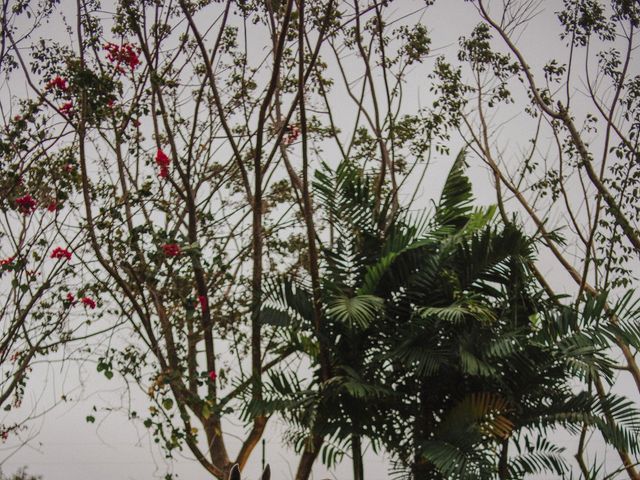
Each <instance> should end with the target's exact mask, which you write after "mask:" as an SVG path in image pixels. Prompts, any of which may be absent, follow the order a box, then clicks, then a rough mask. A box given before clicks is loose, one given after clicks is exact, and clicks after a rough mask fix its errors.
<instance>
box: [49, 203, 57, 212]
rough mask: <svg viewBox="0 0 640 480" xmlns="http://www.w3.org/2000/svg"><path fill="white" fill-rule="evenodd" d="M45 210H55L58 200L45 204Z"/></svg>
mask: <svg viewBox="0 0 640 480" xmlns="http://www.w3.org/2000/svg"><path fill="white" fill-rule="evenodd" d="M47 210H49V211H50V212H55V211H56V210H58V202H56V201H55V200H54V201H52V202H49V205H47Z"/></svg>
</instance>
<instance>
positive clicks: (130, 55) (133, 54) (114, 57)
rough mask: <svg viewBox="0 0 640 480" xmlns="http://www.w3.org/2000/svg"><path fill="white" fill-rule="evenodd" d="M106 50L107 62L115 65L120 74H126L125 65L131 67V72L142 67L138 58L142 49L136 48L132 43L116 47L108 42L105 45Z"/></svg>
mask: <svg viewBox="0 0 640 480" xmlns="http://www.w3.org/2000/svg"><path fill="white" fill-rule="evenodd" d="M104 49H105V50H106V51H107V60H109V61H110V62H111V63H113V64H114V65H115V68H116V70H117V71H118V72H120V73H124V72H125V69H124V67H123V64H124V65H126V66H127V67H129V69H130V70H131V71H133V70H134V69H135V68H136V67H137V66H138V65H140V58H139V57H138V55H139V53H140V48H138V47H134V46H133V45H131V44H130V43H123V44H122V45H116V44H115V43H111V42H108V43H105V45H104Z"/></svg>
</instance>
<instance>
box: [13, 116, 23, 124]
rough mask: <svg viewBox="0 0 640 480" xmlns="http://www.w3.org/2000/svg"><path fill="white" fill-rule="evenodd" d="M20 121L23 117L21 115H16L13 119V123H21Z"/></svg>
mask: <svg viewBox="0 0 640 480" xmlns="http://www.w3.org/2000/svg"><path fill="white" fill-rule="evenodd" d="M20 120H22V116H21V115H16V116H15V117H13V121H14V122H19V121H20Z"/></svg>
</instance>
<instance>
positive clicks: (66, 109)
mask: <svg viewBox="0 0 640 480" xmlns="http://www.w3.org/2000/svg"><path fill="white" fill-rule="evenodd" d="M72 111H73V102H65V103H63V104H62V105H61V106H60V112H62V113H64V114H65V115H71V112H72Z"/></svg>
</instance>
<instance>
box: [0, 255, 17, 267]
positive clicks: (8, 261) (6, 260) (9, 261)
mask: <svg viewBox="0 0 640 480" xmlns="http://www.w3.org/2000/svg"><path fill="white" fill-rule="evenodd" d="M15 259H16V257H15V255H14V256H13V257H8V258H3V259H1V260H0V267H4V266H5V265H11V264H12V263H13V261H14V260H15Z"/></svg>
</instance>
